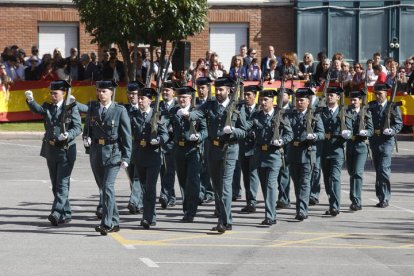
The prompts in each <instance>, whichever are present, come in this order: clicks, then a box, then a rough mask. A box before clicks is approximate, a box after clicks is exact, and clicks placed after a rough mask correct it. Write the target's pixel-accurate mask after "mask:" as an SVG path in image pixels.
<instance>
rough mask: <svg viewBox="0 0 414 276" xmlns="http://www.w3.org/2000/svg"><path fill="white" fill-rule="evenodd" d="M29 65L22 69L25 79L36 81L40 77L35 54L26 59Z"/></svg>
mask: <svg viewBox="0 0 414 276" xmlns="http://www.w3.org/2000/svg"><path fill="white" fill-rule="evenodd" d="M28 61H29V63H30V66H29V67H27V68H26V69H25V70H24V76H25V80H27V81H37V80H39V79H40V71H39V67H38V64H39V59H38V58H37V56H31V57H30V58H29V59H28Z"/></svg>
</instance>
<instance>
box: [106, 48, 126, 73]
mask: <svg viewBox="0 0 414 276" xmlns="http://www.w3.org/2000/svg"><path fill="white" fill-rule="evenodd" d="M109 56H110V58H109V61H108V62H105V63H104V64H103V69H102V75H103V79H104V80H115V81H124V80H125V70H124V63H123V62H122V61H120V60H118V57H117V56H118V51H117V49H116V48H111V49H110V50H109Z"/></svg>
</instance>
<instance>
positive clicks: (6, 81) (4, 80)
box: [0, 63, 13, 99]
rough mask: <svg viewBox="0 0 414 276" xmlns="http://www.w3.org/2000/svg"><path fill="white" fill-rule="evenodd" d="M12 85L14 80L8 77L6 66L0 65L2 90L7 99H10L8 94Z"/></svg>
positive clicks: (0, 85)
mask: <svg viewBox="0 0 414 276" xmlns="http://www.w3.org/2000/svg"><path fill="white" fill-rule="evenodd" d="M12 84H13V80H12V79H11V78H10V77H9V76H8V75H7V72H6V66H5V65H4V64H2V63H0V89H1V90H2V91H4V92H5V93H6V97H5V98H6V99H8V92H9V89H10V86H11V85H12Z"/></svg>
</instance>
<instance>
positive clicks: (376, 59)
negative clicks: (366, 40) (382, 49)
mask: <svg viewBox="0 0 414 276" xmlns="http://www.w3.org/2000/svg"><path fill="white" fill-rule="evenodd" d="M372 60H373V66H374V65H376V64H378V65H380V66H381V71H382V72H384V73H385V74H387V68H385V66H384V65H382V64H381V54H380V53H378V52H377V53H374V54H373V55H372Z"/></svg>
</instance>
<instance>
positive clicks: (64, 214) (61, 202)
mask: <svg viewBox="0 0 414 276" xmlns="http://www.w3.org/2000/svg"><path fill="white" fill-rule="evenodd" d="M73 165H74V163H72V162H70V161H69V160H68V159H67V158H66V157H65V160H64V161H62V162H55V161H53V162H52V161H49V160H47V167H48V169H49V176H50V180H51V182H52V191H53V196H54V200H53V204H52V210H51V214H52V215H54V216H55V217H57V218H58V219H59V220H62V219H65V218H71V216H72V210H71V208H70V201H69V188H70V175H71V173H72V169H73Z"/></svg>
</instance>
